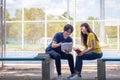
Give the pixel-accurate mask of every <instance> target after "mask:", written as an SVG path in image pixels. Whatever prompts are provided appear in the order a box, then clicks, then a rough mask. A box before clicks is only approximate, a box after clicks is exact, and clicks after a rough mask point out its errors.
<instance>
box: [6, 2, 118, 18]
mask: <svg viewBox="0 0 120 80" xmlns="http://www.w3.org/2000/svg"><path fill="white" fill-rule="evenodd" d="M69 1H70V8H69V9H70V15H71V16H73V15H74V9H75V8H74V7H75V6H74V1H75V0H69ZM6 2H7V3H6V4H7V8H8V9H9V12H10V15H11V17H12V16H14V13H15V9H17V8H22V7H25V8H31V7H33V8H42V9H43V10H45V8H47V12H48V14H52V15H55V16H59V15H61V14H63V13H64V12H65V11H66V10H67V0H6ZM45 5H46V7H45ZM76 14H77V16H76V17H77V19H78V20H86V19H87V18H88V17H89V16H94V17H97V18H99V17H100V0H76ZM105 19H120V0H105Z"/></svg>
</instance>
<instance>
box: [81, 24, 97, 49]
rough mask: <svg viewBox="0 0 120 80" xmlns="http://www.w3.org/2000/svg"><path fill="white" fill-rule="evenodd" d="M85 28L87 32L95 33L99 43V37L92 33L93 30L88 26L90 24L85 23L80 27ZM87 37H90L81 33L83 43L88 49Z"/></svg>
mask: <svg viewBox="0 0 120 80" xmlns="http://www.w3.org/2000/svg"><path fill="white" fill-rule="evenodd" d="M83 26H84V27H85V28H86V30H87V32H88V33H93V34H94V35H95V39H96V40H97V41H99V40H98V38H97V36H96V34H95V33H94V32H93V31H92V29H91V28H90V26H89V25H88V23H83V24H81V26H80V27H83ZM87 36H88V35H87V34H83V32H82V31H81V42H82V44H83V45H84V46H85V47H87Z"/></svg>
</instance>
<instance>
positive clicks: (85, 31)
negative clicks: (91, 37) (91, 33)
mask: <svg viewBox="0 0 120 80" xmlns="http://www.w3.org/2000/svg"><path fill="white" fill-rule="evenodd" d="M81 32H82V33H83V34H86V33H87V29H86V28H85V26H81Z"/></svg>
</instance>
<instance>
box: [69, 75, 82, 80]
mask: <svg viewBox="0 0 120 80" xmlns="http://www.w3.org/2000/svg"><path fill="white" fill-rule="evenodd" d="M70 80H82V78H81V77H80V76H78V75H77V74H76V75H75V76H73V77H71V78H70Z"/></svg>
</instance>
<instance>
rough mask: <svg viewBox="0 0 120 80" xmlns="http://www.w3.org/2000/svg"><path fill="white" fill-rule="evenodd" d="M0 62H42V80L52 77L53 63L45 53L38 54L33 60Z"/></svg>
mask: <svg viewBox="0 0 120 80" xmlns="http://www.w3.org/2000/svg"><path fill="white" fill-rule="evenodd" d="M0 61H42V80H51V79H52V78H53V77H54V62H53V60H52V59H50V57H49V55H48V54H45V53H43V54H41V53H40V54H39V55H38V56H37V57H35V58H0Z"/></svg>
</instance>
